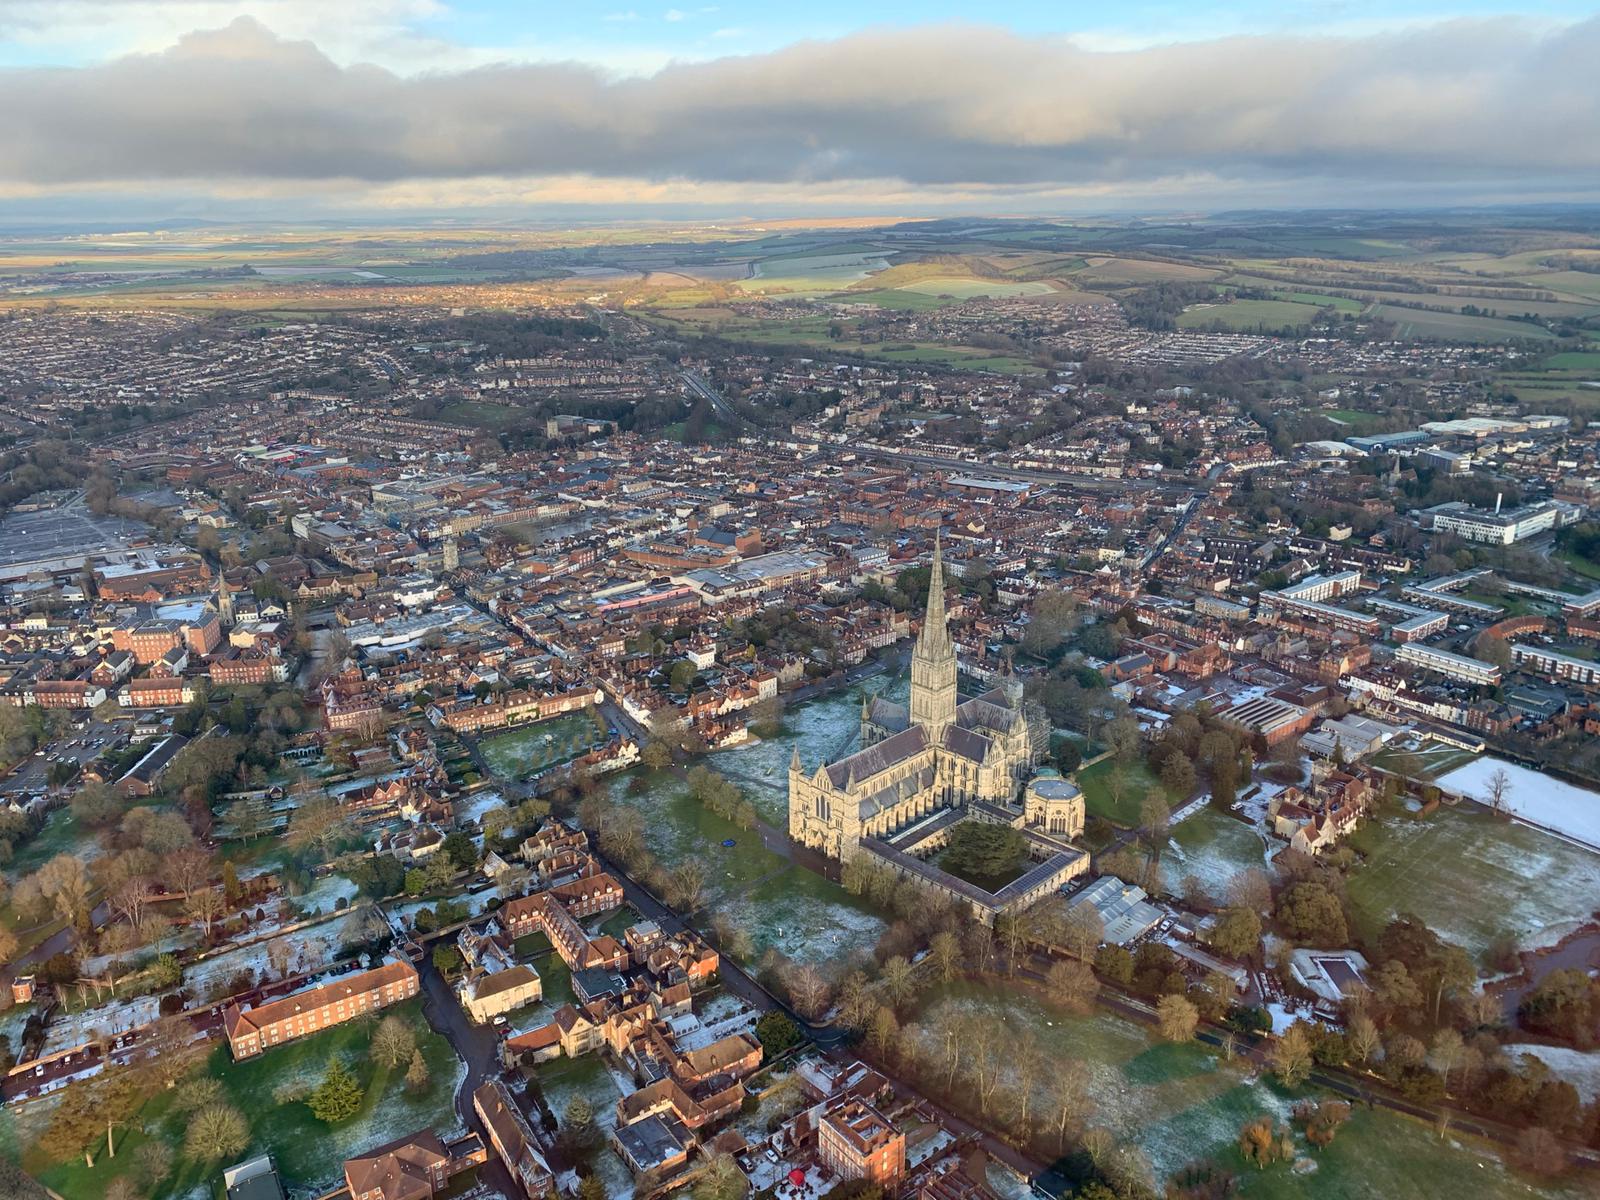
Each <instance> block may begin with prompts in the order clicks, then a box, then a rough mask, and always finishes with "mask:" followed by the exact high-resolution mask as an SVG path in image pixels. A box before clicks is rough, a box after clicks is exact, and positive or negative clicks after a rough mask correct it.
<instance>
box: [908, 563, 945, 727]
mask: <svg viewBox="0 0 1600 1200" xmlns="http://www.w3.org/2000/svg"><path fill="white" fill-rule="evenodd" d="M955 719H956V647H955V643H954V642H952V641H951V640H950V629H949V626H948V625H947V624H946V623H945V615H944V551H943V549H942V548H941V547H940V544H939V537H938V535H937V534H935V535H934V541H933V572H932V574H931V575H929V577H928V611H927V614H926V615H925V616H924V617H923V620H922V634H921V636H919V637H918V638H917V646H916V649H915V650H913V651H912V652H911V724H913V725H921V726H923V727H924V728H925V729H926V730H927V731H928V740H929V741H930V742H933V743H938V742H939V741H940V739H941V738H942V737H943V734H944V731H945V727H946V726H948V725H949V724H951V723H952V722H953V721H954V720H955Z"/></svg>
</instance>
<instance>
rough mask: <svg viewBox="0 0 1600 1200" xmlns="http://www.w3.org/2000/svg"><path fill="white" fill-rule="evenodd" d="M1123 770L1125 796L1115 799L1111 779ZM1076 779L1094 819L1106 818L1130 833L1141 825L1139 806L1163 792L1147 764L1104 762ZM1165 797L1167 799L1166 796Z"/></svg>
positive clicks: (1098, 763)
mask: <svg viewBox="0 0 1600 1200" xmlns="http://www.w3.org/2000/svg"><path fill="white" fill-rule="evenodd" d="M1119 767H1120V769H1121V771H1122V776H1123V786H1122V793H1121V795H1120V796H1116V797H1113V796H1112V794H1111V792H1112V789H1111V776H1112V773H1113V772H1115V771H1116V770H1117V769H1118V768H1119ZM1073 778H1074V779H1075V780H1077V783H1078V786H1079V787H1080V788H1082V789H1083V801H1084V806H1085V807H1086V808H1087V809H1088V812H1089V815H1090V816H1095V817H1104V818H1105V819H1106V820H1108V821H1111V822H1113V823H1115V824H1117V825H1123V826H1126V827H1127V828H1129V829H1132V828H1133V827H1134V826H1136V825H1138V824H1139V805H1140V803H1141V802H1143V800H1144V798H1145V796H1147V795H1149V793H1150V792H1151V791H1155V790H1158V789H1160V788H1161V784H1160V781H1159V780H1157V779H1156V777H1155V776H1154V775H1152V774H1151V773H1150V768H1149V767H1147V766H1145V764H1144V762H1143V760H1140V761H1138V762H1131V763H1118V762H1117V760H1116V759H1114V758H1108V759H1104V760H1103V761H1101V762H1097V763H1095V764H1094V766H1092V767H1087V768H1085V769H1083V770H1081V771H1079V772H1077V774H1076V775H1074V776H1073ZM1162 795H1163V798H1165V792H1163V793H1162Z"/></svg>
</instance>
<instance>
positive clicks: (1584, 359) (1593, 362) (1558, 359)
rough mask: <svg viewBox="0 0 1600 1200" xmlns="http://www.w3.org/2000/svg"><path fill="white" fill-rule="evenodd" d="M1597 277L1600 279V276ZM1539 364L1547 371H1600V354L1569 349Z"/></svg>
mask: <svg viewBox="0 0 1600 1200" xmlns="http://www.w3.org/2000/svg"><path fill="white" fill-rule="evenodd" d="M1596 278H1597V279H1600V276H1597V277H1596ZM1539 365H1540V366H1542V367H1543V368H1545V370H1547V371H1584V372H1590V371H1593V372H1600V354H1592V353H1589V352H1587V351H1578V350H1568V351H1566V352H1565V353H1562V354H1552V355H1551V356H1550V357H1549V358H1547V359H1545V360H1544V362H1542V363H1540V364H1539Z"/></svg>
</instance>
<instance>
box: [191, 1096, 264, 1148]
mask: <svg viewBox="0 0 1600 1200" xmlns="http://www.w3.org/2000/svg"><path fill="white" fill-rule="evenodd" d="M249 1144H250V1123H249V1122H248V1121H246V1120H245V1119H244V1114H243V1113H241V1112H240V1111H239V1110H238V1109H237V1108H234V1107H233V1105H231V1104H213V1105H210V1106H209V1107H207V1108H203V1109H201V1110H200V1111H199V1112H197V1113H196V1114H195V1115H194V1117H193V1118H192V1119H191V1120H190V1122H189V1132H188V1134H187V1135H186V1136H185V1138H184V1143H183V1145H184V1151H185V1152H186V1153H187V1154H188V1156H189V1157H190V1158H193V1159H197V1160H199V1161H201V1162H216V1161H217V1160H219V1159H227V1158H237V1157H239V1155H240V1154H241V1153H243V1151H244V1148H245V1147H246V1146H248V1145H249Z"/></svg>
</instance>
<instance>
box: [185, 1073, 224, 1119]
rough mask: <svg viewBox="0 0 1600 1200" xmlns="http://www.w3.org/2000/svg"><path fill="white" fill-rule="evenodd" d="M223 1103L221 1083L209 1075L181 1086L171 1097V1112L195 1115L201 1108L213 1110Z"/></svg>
mask: <svg viewBox="0 0 1600 1200" xmlns="http://www.w3.org/2000/svg"><path fill="white" fill-rule="evenodd" d="M224 1102H225V1095H224V1093H223V1089H222V1081H221V1080H220V1079H213V1078H212V1077H211V1076H209V1075H201V1076H198V1077H197V1078H194V1079H191V1080H189V1081H188V1082H187V1083H184V1084H182V1085H181V1086H180V1087H179V1088H178V1090H177V1091H176V1092H175V1093H173V1097H172V1107H173V1110H174V1111H175V1112H180V1113H197V1112H199V1111H200V1110H201V1109H203V1108H214V1107H215V1106H217V1105H219V1104H222V1103H224Z"/></svg>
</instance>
